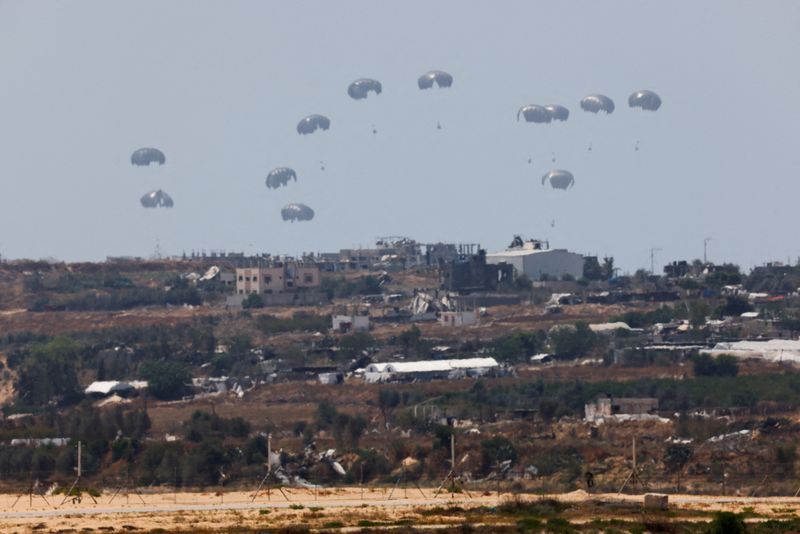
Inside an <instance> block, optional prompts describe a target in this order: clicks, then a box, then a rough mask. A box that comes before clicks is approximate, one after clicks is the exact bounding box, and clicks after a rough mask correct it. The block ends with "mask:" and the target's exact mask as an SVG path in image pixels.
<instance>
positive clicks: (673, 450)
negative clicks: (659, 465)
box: [664, 443, 694, 473]
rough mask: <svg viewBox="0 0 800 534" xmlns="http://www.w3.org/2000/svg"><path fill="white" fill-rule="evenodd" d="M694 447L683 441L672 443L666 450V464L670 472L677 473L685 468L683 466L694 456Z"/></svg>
mask: <svg viewBox="0 0 800 534" xmlns="http://www.w3.org/2000/svg"><path fill="white" fill-rule="evenodd" d="M693 454H694V449H692V447H691V446H689V445H684V444H682V443H671V444H669V445H667V449H666V450H665V451H664V466H665V467H666V468H667V471H668V472H670V473H675V472H677V471H680V470H681V469H683V466H685V465H686V464H687V462H688V461H689V460H690V459H691V458H692V455H693Z"/></svg>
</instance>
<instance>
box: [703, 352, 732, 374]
mask: <svg viewBox="0 0 800 534" xmlns="http://www.w3.org/2000/svg"><path fill="white" fill-rule="evenodd" d="M692 366H693V368H694V374H695V376H736V375H737V374H739V364H738V363H737V362H736V358H735V357H734V356H731V355H729V354H722V355H720V356H718V357H717V358H713V357H712V356H711V355H709V354H698V355H697V356H695V357H694V362H693V365H692Z"/></svg>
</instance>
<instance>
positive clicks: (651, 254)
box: [650, 247, 661, 274]
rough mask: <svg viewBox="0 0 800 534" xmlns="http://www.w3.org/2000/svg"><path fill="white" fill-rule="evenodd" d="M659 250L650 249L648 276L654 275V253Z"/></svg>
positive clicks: (656, 248)
mask: <svg viewBox="0 0 800 534" xmlns="http://www.w3.org/2000/svg"><path fill="white" fill-rule="evenodd" d="M660 250H661V249H660V248H658V247H653V248H651V249H650V274H656V252H658V251H660Z"/></svg>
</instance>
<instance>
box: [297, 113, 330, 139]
mask: <svg viewBox="0 0 800 534" xmlns="http://www.w3.org/2000/svg"><path fill="white" fill-rule="evenodd" d="M330 127H331V120H330V119H329V118H328V117H326V116H324V115H316V114H314V115H308V116H306V117H303V118H302V119H300V122H298V123H297V133H299V134H301V135H307V134H310V133H314V132H316V131H317V129H320V130H327V129H328V128H330Z"/></svg>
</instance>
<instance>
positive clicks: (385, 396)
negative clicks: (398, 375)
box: [378, 389, 400, 424]
mask: <svg viewBox="0 0 800 534" xmlns="http://www.w3.org/2000/svg"><path fill="white" fill-rule="evenodd" d="M399 405H400V394H399V393H398V392H397V391H395V390H393V389H380V390H379V391H378V408H380V410H381V414H382V415H383V422H384V423H386V424H388V423H389V415H390V414H391V412H392V410H394V409H395V408H397V406H399Z"/></svg>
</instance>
